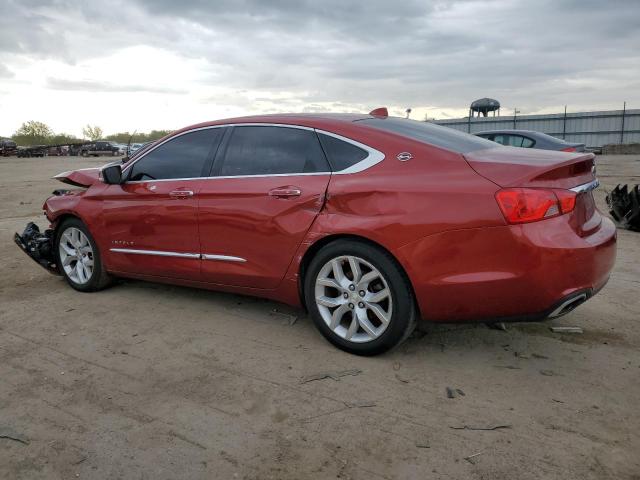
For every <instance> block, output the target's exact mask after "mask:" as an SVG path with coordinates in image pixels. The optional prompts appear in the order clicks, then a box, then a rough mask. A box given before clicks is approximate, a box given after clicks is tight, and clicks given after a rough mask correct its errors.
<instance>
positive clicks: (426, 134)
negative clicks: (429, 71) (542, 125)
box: [357, 117, 495, 153]
mask: <svg viewBox="0 0 640 480" xmlns="http://www.w3.org/2000/svg"><path fill="white" fill-rule="evenodd" d="M357 121H358V122H362V123H363V124H365V125H367V126H369V127H373V128H377V129H379V130H383V131H385V132H391V133H395V134H398V135H402V136H404V137H408V138H411V139H413V140H417V141H419V142H423V143H427V144H430V145H434V146H436V147H440V148H444V149H446V150H451V151H452V152H457V153H468V152H473V151H474V150H483V149H486V148H495V145H494V144H493V143H491V141H489V140H485V139H484V138H480V137H478V136H476V135H470V134H468V133H464V132H460V131H459V130H455V129H453V128H449V127H442V126H440V125H435V124H433V123H430V122H418V121H417V120H409V119H406V118H394V117H387V118H366V119H363V120H357Z"/></svg>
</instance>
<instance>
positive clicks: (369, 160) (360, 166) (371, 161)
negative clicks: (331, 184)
mask: <svg viewBox="0 0 640 480" xmlns="http://www.w3.org/2000/svg"><path fill="white" fill-rule="evenodd" d="M225 127H281V128H295V129H298V130H309V131H315V132H317V133H322V134H324V135H328V136H330V137H334V138H337V139H338V140H342V141H343V142H347V143H350V144H351V145H354V146H356V147H359V148H361V149H363V150H365V151H366V152H367V153H368V154H369V155H368V156H367V157H366V158H364V159H362V160H361V161H359V162H358V163H356V164H355V165H352V166H350V167H349V168H346V169H344V170H340V171H338V172H313V173H275V174H269V175H235V176H218V177H189V178H166V179H160V180H134V181H127V182H125V184H136V183H154V182H175V181H185V180H214V179H218V178H220V179H222V178H264V177H298V176H311V175H331V174H332V173H333V174H334V175H347V174H350V173H358V172H362V171H364V170H366V169H368V168H371V167H373V166H374V165H376V164H378V163H380V162H381V161H382V160H384V158H385V157H384V153H382V152H381V151H379V150H376V149H375V148H372V147H370V146H368V145H365V144H364V143H360V142H358V141H356V140H352V139H351V138H348V137H343V136H342V135H338V134H336V133H332V132H327V131H326V130H320V129H317V128H311V127H305V126H302V125H290V124H287V123H227V124H224V125H210V126H207V127H200V128H194V129H191V130H187V131H185V132H181V133H179V134H177V135H174V136H172V137H170V138H167V139H166V140H164V141H163V142H162V143H159V144H157V145H154V146H153V147H152V148H150V149H149V150H147V151H146V152H144V153H142V154H141V155H140V156H139V157H136V159H135V160H133V161H132V162H131V163H130V164H128V165H126V166H125V168H124V169H123V170H122V175H123V176H124V175H125V174H126V173H127V171H128V170H129V169H130V168H131V167H133V165H135V163H136V162H139V161H140V160H142V159H143V158H144V157H146V156H147V155H148V154H149V153H151V152H153V151H154V150H155V149H156V148H158V147H160V146H161V145H164V144H165V143H167V142H170V141H171V140H173V139H174V138H178V137H181V136H182V135H186V134H187V133H192V132H198V131H200V130H208V129H212V128H225Z"/></svg>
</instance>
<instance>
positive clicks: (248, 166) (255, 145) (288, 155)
mask: <svg viewBox="0 0 640 480" xmlns="http://www.w3.org/2000/svg"><path fill="white" fill-rule="evenodd" d="M327 171H329V168H328V166H327V164H326V161H325V159H324V155H323V153H322V149H321V148H320V144H319V142H318V137H317V136H316V134H315V132H313V131H311V130H302V129H298V128H286V127H253V126H252V127H235V128H234V129H233V132H232V134H231V138H230V139H229V145H228V146H227V149H226V153H225V156H224V163H223V165H222V169H221V171H220V175H222V176H237V175H270V174H278V173H313V172H327Z"/></svg>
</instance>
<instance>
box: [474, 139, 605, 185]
mask: <svg viewBox="0 0 640 480" xmlns="http://www.w3.org/2000/svg"><path fill="white" fill-rule="evenodd" d="M464 157H465V159H466V160H467V162H468V163H469V165H470V166H471V168H473V169H474V170H475V171H476V172H477V173H478V174H480V175H482V176H483V177H484V178H486V179H487V180H491V181H492V182H493V183H495V184H497V185H499V186H501V187H504V188H507V187H543V188H544V187H548V188H566V189H570V188H573V187H576V186H578V185H582V184H585V183H589V182H591V181H592V180H594V179H595V174H594V172H595V169H594V168H593V167H594V165H595V163H594V158H595V155H594V154H593V153H567V152H555V151H552V150H536V149H533V148H516V147H498V148H489V149H485V150H478V151H475V152H469V153H465V154H464Z"/></svg>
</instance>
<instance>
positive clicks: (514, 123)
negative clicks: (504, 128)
mask: <svg viewBox="0 0 640 480" xmlns="http://www.w3.org/2000/svg"><path fill="white" fill-rule="evenodd" d="M519 113H520V110H518V107H516V108H514V109H513V129H514V130H515V129H516V117H517V115H518V114H519Z"/></svg>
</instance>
